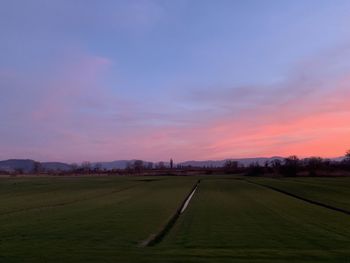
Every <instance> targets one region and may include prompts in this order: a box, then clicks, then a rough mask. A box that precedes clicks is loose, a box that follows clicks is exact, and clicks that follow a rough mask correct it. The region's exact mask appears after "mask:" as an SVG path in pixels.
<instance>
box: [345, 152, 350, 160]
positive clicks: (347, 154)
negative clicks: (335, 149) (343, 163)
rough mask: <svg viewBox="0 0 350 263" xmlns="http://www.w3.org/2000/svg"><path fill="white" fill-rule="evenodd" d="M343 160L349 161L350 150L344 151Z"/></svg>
mask: <svg viewBox="0 0 350 263" xmlns="http://www.w3.org/2000/svg"><path fill="white" fill-rule="evenodd" d="M345 158H346V159H349V160H350V150H347V151H346V153H345Z"/></svg>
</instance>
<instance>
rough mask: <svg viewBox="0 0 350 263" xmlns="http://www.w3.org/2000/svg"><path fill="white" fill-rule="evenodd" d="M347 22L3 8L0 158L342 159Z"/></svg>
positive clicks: (279, 6) (43, 5)
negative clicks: (331, 124)
mask: <svg viewBox="0 0 350 263" xmlns="http://www.w3.org/2000/svg"><path fill="white" fill-rule="evenodd" d="M349 12H350V2H349V1H340V0H335V1H323V0H318V1H315V0H309V1H301V0H300V1H277V0H275V1H267V0H266V1H253V0H248V1H225V0H220V1H213V0H211V1H209V0H207V1H205V0H201V1H199V0H198V1H196V0H193V1H183V0H177V1H167V0H163V1H152V0H149V1H147V0H139V1H132V0H128V1H107V0H105V1H92V0H91V1H77V0H74V1H68V0H67V1H65V0H60V1H42V0H40V1H39V0H38V1H35V0H28V1H16V0H11V1H9V0H8V1H7V0H2V1H0V30H1V39H2V41H1V42H0V50H1V51H0V58H1V59H0V89H1V93H2V96H1V98H0V118H1V120H2V123H3V124H2V125H1V127H0V148H2V149H3V151H2V152H1V153H0V158H14V157H16V158H24V157H28V158H35V159H39V160H61V161H83V160H112V159H123V158H141V159H150V160H160V159H168V158H169V157H170V156H173V157H174V158H176V159H177V160H184V159H218V158H226V157H227V158H228V157H244V156H261V155H277V154H281V155H283V154H299V155H321V156H329V155H341V154H343V151H345V150H346V148H347V147H350V144H349V143H350V142H349V141H348V140H347V139H345V138H346V134H348V132H349V126H344V122H345V121H347V120H350V119H349V111H348V109H349V107H347V106H346V103H345V101H343V100H344V95H347V94H348V91H349V87H348V85H347V83H348V82H347V76H348V75H349V74H348V73H349V66H350V65H349V64H350V63H349V62H348V61H349V40H350V39H349V38H350V34H349V30H348V25H349V24H350V23H349V22H350V21H349V20H350V18H349V16H348V14H349ZM344 83H345V84H344ZM310 88H312V92H310ZM305 94H306V96H305ZM291 101H294V102H296V104H297V105H298V104H299V102H300V105H298V106H300V107H298V108H300V110H298V111H297V112H296V111H295V108H294V107H293V105H291V106H289V108H287V107H286V105H289V104H288V103H289V102H291ZM294 106H295V104H294ZM326 106H327V107H326ZM282 113H283V115H282ZM334 114H335V116H334ZM284 116H286V117H287V119H288V120H289V122H288V123H283V121H282V120H284V119H285V117H284ZM305 118H312V120H311V121H305V122H306V123H313V121H315V120H320V122H322V121H321V120H328V119H331V120H338V122H337V123H335V124H334V127H326V126H322V125H320V124H319V122H317V121H316V123H314V124H313V126H311V127H309V125H305V124H303V123H304V122H303V121H304V119H305ZM291 122H292V123H291ZM237 123H239V124H240V125H239V126H238V127H237ZM298 125H299V126H298ZM271 127H274V128H273V129H272V130H271ZM295 127H299V128H298V130H301V131H300V132H299V131H297V132H296V131H295ZM330 128H332V129H333V130H330ZM277 131H278V132H277ZM335 134H337V137H338V138H339V140H338V141H337V143H336V144H334V141H332V140H333V138H334V135H335ZM246 135H249V136H248V137H247V138H246V137H245V136H246ZM322 142H323V144H322ZM320 143H321V146H322V145H323V147H320ZM346 144H348V145H346ZM329 145H335V146H334V149H329Z"/></svg>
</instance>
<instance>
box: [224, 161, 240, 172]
mask: <svg viewBox="0 0 350 263" xmlns="http://www.w3.org/2000/svg"><path fill="white" fill-rule="evenodd" d="M224 168H225V170H226V172H234V171H236V170H237V169H238V162H236V161H233V160H227V161H226V162H225V164H224Z"/></svg>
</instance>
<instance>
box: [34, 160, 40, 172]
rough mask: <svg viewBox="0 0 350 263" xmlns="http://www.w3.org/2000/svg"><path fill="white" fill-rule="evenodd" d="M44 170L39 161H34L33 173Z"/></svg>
mask: <svg viewBox="0 0 350 263" xmlns="http://www.w3.org/2000/svg"><path fill="white" fill-rule="evenodd" d="M41 171H42V165H41V163H39V162H34V166H33V173H40V172H41Z"/></svg>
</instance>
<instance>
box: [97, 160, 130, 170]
mask: <svg viewBox="0 0 350 263" xmlns="http://www.w3.org/2000/svg"><path fill="white" fill-rule="evenodd" d="M133 161H134V160H118V161H112V162H96V163H92V167H94V166H95V165H96V164H99V165H101V168H102V169H106V170H113V169H125V168H126V167H127V165H128V163H129V162H133Z"/></svg>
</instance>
